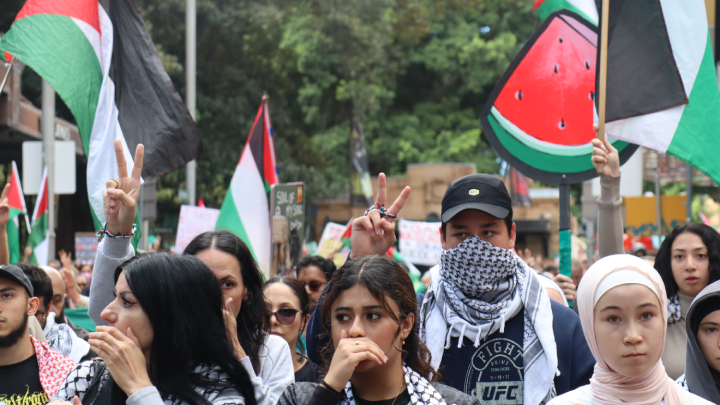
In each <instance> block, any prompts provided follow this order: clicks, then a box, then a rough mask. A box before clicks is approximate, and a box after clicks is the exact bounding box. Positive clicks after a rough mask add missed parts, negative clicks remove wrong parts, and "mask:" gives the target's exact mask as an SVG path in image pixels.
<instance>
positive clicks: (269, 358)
mask: <svg viewBox="0 0 720 405" xmlns="http://www.w3.org/2000/svg"><path fill="white" fill-rule="evenodd" d="M240 363H242V365H243V366H244V367H245V370H247V372H248V374H249V375H250V379H251V380H252V385H253V389H254V390H255V399H256V400H257V403H258V405H275V404H276V403H277V401H278V399H280V396H281V395H282V393H283V391H285V388H287V387H288V386H289V385H290V384H292V383H294V382H295V368H294V366H293V362H292V356H291V354H290V348H289V347H288V344H287V342H286V341H285V339H283V338H281V337H278V336H275V335H268V337H267V339H266V340H265V344H264V345H263V346H261V348H260V376H258V375H256V374H255V371H254V370H253V367H252V363H251V362H250V358H249V357H248V356H245V357H243V358H242V359H240Z"/></svg>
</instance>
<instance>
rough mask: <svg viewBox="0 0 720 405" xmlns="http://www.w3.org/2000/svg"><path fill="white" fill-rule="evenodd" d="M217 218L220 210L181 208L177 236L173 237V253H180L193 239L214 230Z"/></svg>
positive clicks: (188, 206)
mask: <svg viewBox="0 0 720 405" xmlns="http://www.w3.org/2000/svg"><path fill="white" fill-rule="evenodd" d="M218 216H220V210H217V209H215V208H200V207H193V206H190V205H183V206H181V207H180V221H179V222H178V230H177V236H176V237H175V251H176V252H178V253H182V251H183V250H185V247H186V246H187V245H188V244H189V243H190V241H192V240H193V238H194V237H196V236H198V235H200V234H201V233H203V232H206V231H212V230H214V229H215V223H216V222H217V219H218Z"/></svg>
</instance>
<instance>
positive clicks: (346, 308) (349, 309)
mask: <svg viewBox="0 0 720 405" xmlns="http://www.w3.org/2000/svg"><path fill="white" fill-rule="evenodd" d="M362 309H364V310H369V309H385V308H384V307H383V306H382V305H366V306H364V307H362ZM340 311H352V308H350V307H337V308H335V312H340Z"/></svg>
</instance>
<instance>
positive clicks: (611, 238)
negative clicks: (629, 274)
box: [597, 174, 625, 259]
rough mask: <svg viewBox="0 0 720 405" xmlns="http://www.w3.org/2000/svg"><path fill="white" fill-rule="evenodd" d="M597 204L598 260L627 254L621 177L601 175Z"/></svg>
mask: <svg viewBox="0 0 720 405" xmlns="http://www.w3.org/2000/svg"><path fill="white" fill-rule="evenodd" d="M597 203H598V232H597V235H598V258H599V259H602V258H603V257H605V256H610V255H616V254H623V253H625V248H624V247H623V233H624V228H623V219H622V198H621V197H620V177H612V176H608V175H606V174H601V175H600V198H598V200H597Z"/></svg>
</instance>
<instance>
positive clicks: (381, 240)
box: [350, 173, 410, 259]
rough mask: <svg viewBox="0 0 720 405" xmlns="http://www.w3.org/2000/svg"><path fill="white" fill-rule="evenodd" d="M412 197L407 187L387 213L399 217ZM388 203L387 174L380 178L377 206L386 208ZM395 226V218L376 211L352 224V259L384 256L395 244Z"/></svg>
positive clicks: (381, 174) (381, 175)
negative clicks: (406, 202)
mask: <svg viewBox="0 0 720 405" xmlns="http://www.w3.org/2000/svg"><path fill="white" fill-rule="evenodd" d="M409 196H410V187H405V188H404V189H403V191H402V192H400V195H399V196H398V198H397V199H396V200H395V202H394V203H393V205H392V206H391V207H390V208H388V210H387V212H388V213H390V214H394V215H397V214H398V213H399V212H400V210H401V209H402V207H403V206H404V205H405V201H407V199H408V197H409ZM386 202H387V190H386V186H385V174H384V173H380V175H379V176H378V195H377V199H376V200H375V204H376V206H380V207H384V206H385V203H386ZM395 240H396V238H395V225H394V224H393V218H392V217H389V216H386V217H383V216H382V215H380V211H379V210H377V209H374V210H372V211H370V212H368V214H367V216H363V217H360V218H356V219H355V220H354V221H353V223H352V236H351V237H350V242H351V243H352V251H351V252H350V258H351V259H354V258H357V257H362V256H368V255H383V254H385V252H387V250H388V249H390V248H391V247H392V245H394V244H395Z"/></svg>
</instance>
